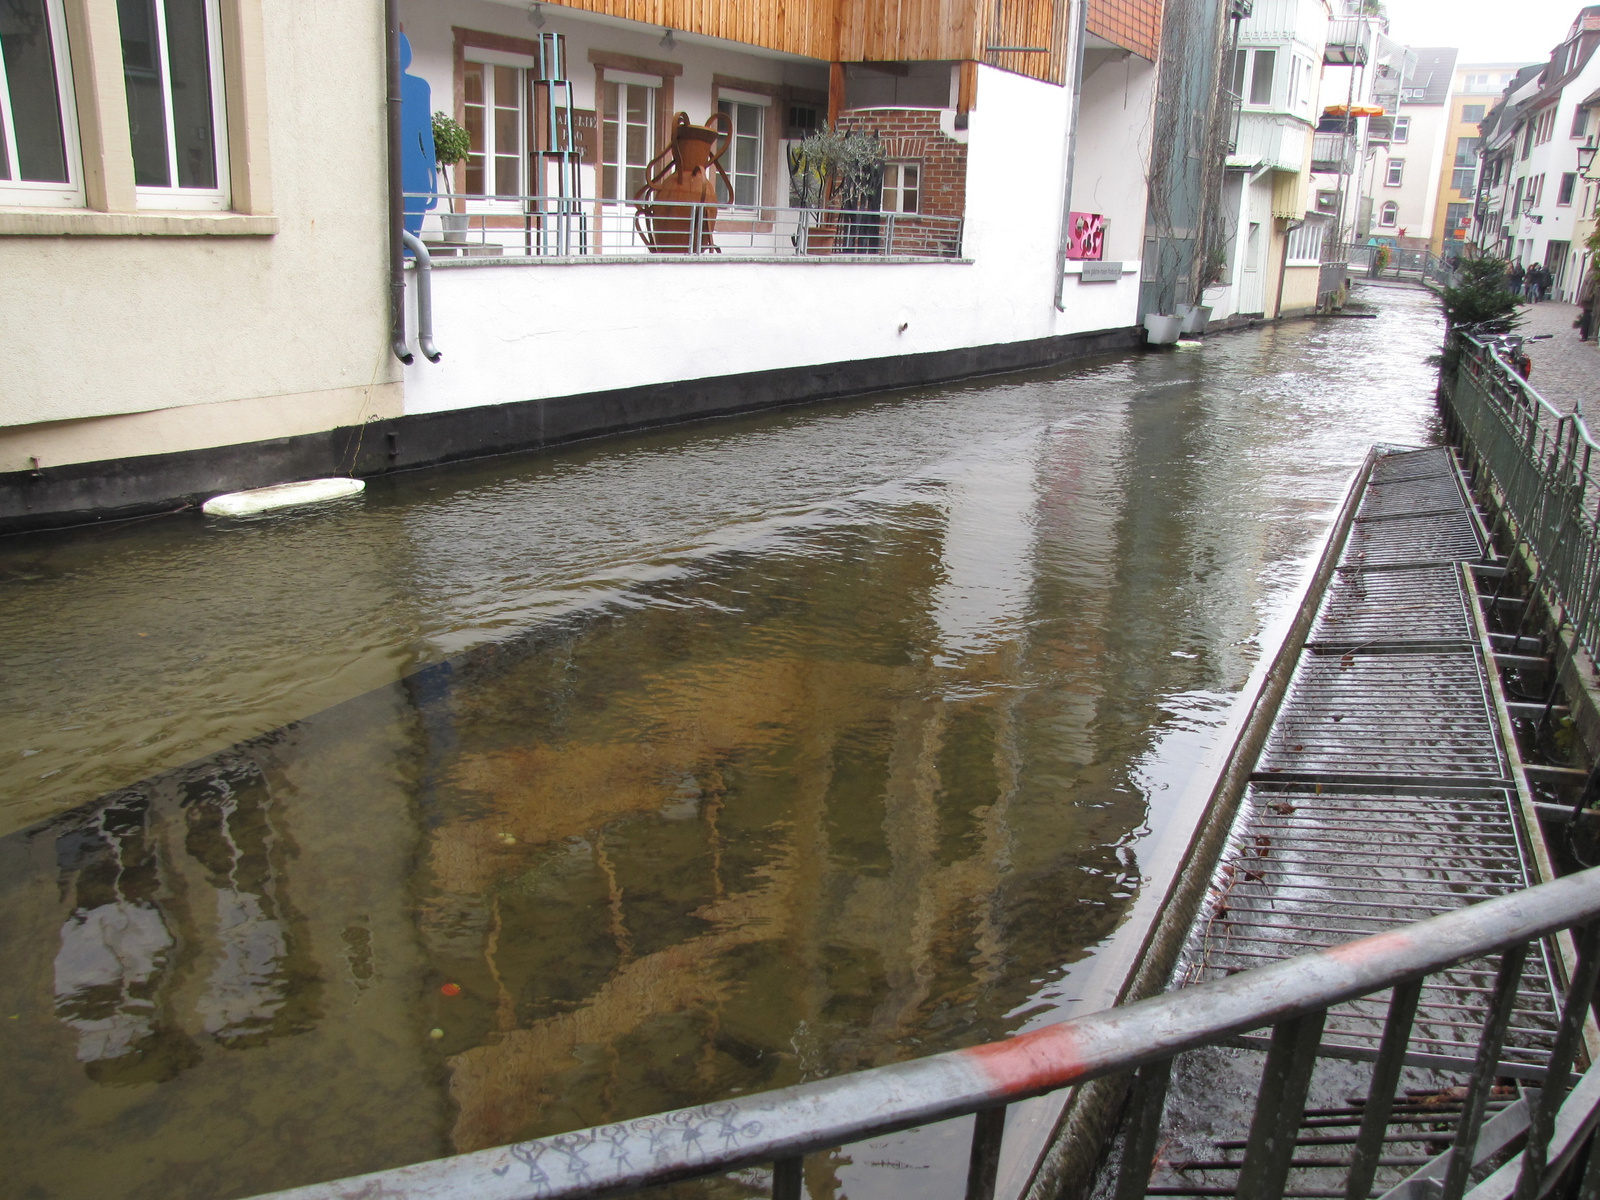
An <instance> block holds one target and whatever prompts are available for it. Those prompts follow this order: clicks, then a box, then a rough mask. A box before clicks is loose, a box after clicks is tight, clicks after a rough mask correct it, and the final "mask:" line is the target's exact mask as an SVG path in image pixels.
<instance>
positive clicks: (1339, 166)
mask: <svg viewBox="0 0 1600 1200" xmlns="http://www.w3.org/2000/svg"><path fill="white" fill-rule="evenodd" d="M1355 164H1356V138H1354V137H1353V136H1351V135H1349V134H1344V133H1314V134H1312V135H1311V169H1312V170H1313V171H1315V172H1317V173H1318V174H1322V175H1332V174H1336V173H1337V172H1339V171H1353V170H1355Z"/></svg>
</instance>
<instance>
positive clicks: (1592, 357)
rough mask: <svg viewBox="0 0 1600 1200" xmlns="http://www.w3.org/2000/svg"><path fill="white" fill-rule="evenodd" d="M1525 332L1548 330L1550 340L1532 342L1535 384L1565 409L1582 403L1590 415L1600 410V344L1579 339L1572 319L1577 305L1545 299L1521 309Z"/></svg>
mask: <svg viewBox="0 0 1600 1200" xmlns="http://www.w3.org/2000/svg"><path fill="white" fill-rule="evenodd" d="M1520 311H1521V312H1522V314H1523V320H1522V325H1521V329H1520V331H1521V332H1522V333H1524V334H1536V333H1548V334H1551V335H1552V337H1551V339H1550V340H1549V341H1548V342H1529V343H1528V356H1529V357H1530V358H1532V359H1533V377H1532V383H1533V386H1534V387H1536V388H1537V389H1538V390H1539V394H1540V395H1542V396H1543V397H1544V398H1545V399H1546V400H1548V401H1550V403H1551V404H1553V405H1555V406H1556V407H1557V408H1559V409H1561V410H1562V411H1563V412H1571V411H1572V410H1573V409H1574V408H1576V407H1578V406H1579V405H1582V407H1583V409H1584V411H1585V412H1586V413H1589V414H1591V415H1592V414H1597V413H1600V346H1597V345H1596V344H1595V343H1594V342H1593V341H1589V342H1580V341H1579V340H1578V331H1577V330H1576V329H1575V328H1574V327H1573V324H1572V323H1573V322H1574V321H1576V320H1577V319H1578V306H1577V305H1575V304H1563V303H1561V302H1560V301H1558V300H1546V301H1544V302H1543V303H1542V304H1529V305H1524V306H1523V307H1522V309H1521V310H1520Z"/></svg>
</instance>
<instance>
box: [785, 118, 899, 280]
mask: <svg viewBox="0 0 1600 1200" xmlns="http://www.w3.org/2000/svg"><path fill="white" fill-rule="evenodd" d="M883 163H884V153H883V143H882V142H880V141H879V140H878V135H877V134H875V133H866V132H864V131H862V130H859V129H849V130H842V129H838V128H827V127H825V128H822V129H819V130H817V131H816V132H815V133H812V134H809V135H808V136H806V137H805V138H804V139H803V140H801V141H800V142H799V143H797V144H796V145H794V146H792V147H790V149H789V202H790V203H791V204H792V205H793V206H794V207H795V208H798V209H800V210H801V216H800V228H799V230H798V231H797V232H796V234H795V238H794V241H795V248H796V249H797V250H798V251H799V252H800V253H801V254H828V253H831V252H832V251H833V249H834V240H835V236H836V235H837V234H839V233H840V232H841V230H839V228H838V225H837V222H838V220H839V217H838V212H837V210H840V209H844V210H847V211H852V212H860V211H863V209H864V208H865V207H867V206H868V203H869V202H871V204H872V205H873V206H876V203H877V199H878V196H879V195H880V191H881V189H882V187H883ZM857 224H858V223H857V222H854V221H851V222H848V225H849V228H847V229H846V230H844V231H843V232H844V233H845V234H846V238H847V240H850V235H851V233H852V232H853V231H855V226H856V225H857Z"/></svg>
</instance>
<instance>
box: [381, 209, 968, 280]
mask: <svg viewBox="0 0 1600 1200" xmlns="http://www.w3.org/2000/svg"><path fill="white" fill-rule="evenodd" d="M406 201H407V203H408V205H409V206H410V207H411V208H412V209H413V210H417V209H422V208H423V206H424V205H427V209H426V211H425V212H423V214H422V222H421V229H420V236H421V238H422V240H423V242H424V243H425V244H426V245H427V247H428V250H429V251H430V253H431V254H432V255H433V258H434V260H435V262H436V264H437V261H438V260H439V259H441V258H450V257H471V258H518V259H521V258H563V259H565V258H574V257H604V256H617V255H628V256H639V255H644V256H650V257H652V258H654V257H659V258H661V259H663V260H671V259H674V258H680V259H681V258H683V257H685V256H702V255H723V256H732V257H742V258H749V257H758V258H795V257H803V258H840V257H851V258H857V257H860V258H866V259H868V260H872V261H884V260H904V259H957V258H960V257H961V237H962V227H963V220H962V218H960V217H946V216H933V215H931V214H928V213H916V212H884V211H873V212H862V211H856V210H852V209H840V208H830V209H802V208H779V207H769V206H758V207H746V208H740V207H736V206H733V205H729V204H699V203H677V202H672V203H663V202H659V201H639V200H593V199H584V200H579V199H574V198H573V197H570V196H483V195H463V194H459V193H456V194H439V195H434V194H431V193H411V194H408V195H407V196H406ZM413 220H414V217H413Z"/></svg>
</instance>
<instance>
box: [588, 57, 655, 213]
mask: <svg viewBox="0 0 1600 1200" xmlns="http://www.w3.org/2000/svg"><path fill="white" fill-rule="evenodd" d="M660 86H661V81H660V79H657V78H655V77H653V76H648V75H634V74H631V73H628V72H624V71H613V70H612V69H611V68H609V67H607V68H606V70H605V84H604V87H603V89H602V90H603V93H604V107H603V111H602V113H601V119H600V195H601V198H602V199H606V200H631V199H632V198H633V197H634V196H636V195H638V194H639V190H640V189H641V188H643V187H644V178H645V175H644V171H645V167H647V166H648V165H649V163H650V160H651V159H652V158H654V157H655V151H656V92H657V90H658V89H659V88H660Z"/></svg>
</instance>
